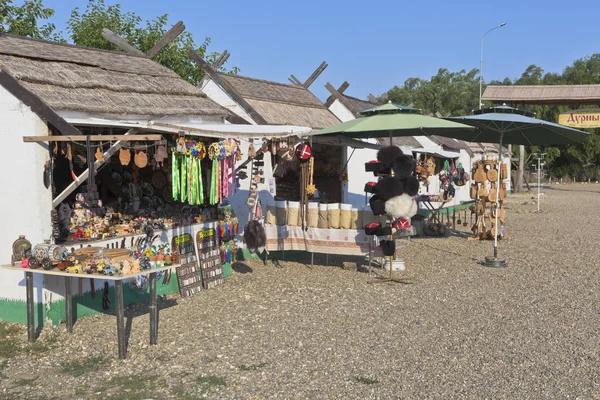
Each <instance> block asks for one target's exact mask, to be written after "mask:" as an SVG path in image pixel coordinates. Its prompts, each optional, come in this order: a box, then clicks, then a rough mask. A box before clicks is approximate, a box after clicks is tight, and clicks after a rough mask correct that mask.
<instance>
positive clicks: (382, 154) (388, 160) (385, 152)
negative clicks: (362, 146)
mask: <svg viewBox="0 0 600 400" xmlns="http://www.w3.org/2000/svg"><path fill="white" fill-rule="evenodd" d="M402 154H404V153H402V150H401V149H400V147H398V146H386V147H382V148H381V149H379V151H378V152H377V159H378V160H379V161H381V163H382V164H383V166H384V167H385V168H386V169H389V168H392V164H393V162H394V159H395V158H396V157H398V156H401V155H402Z"/></svg>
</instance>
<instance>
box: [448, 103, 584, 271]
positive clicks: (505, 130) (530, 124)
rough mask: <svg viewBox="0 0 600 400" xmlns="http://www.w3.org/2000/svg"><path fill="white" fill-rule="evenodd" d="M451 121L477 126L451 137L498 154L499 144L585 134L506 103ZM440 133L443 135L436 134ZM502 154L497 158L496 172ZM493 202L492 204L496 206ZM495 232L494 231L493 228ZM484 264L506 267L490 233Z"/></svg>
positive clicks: (558, 140) (575, 138)
mask: <svg viewBox="0 0 600 400" xmlns="http://www.w3.org/2000/svg"><path fill="white" fill-rule="evenodd" d="M448 119H449V120H452V121H459V122H462V123H465V124H468V125H472V126H474V127H477V131H475V132H467V131H463V132H458V133H456V135H452V136H451V137H453V138H456V139H463V140H468V141H471V142H474V141H478V142H487V143H499V146H498V151H499V154H501V151H502V144H503V143H511V144H523V145H554V144H573V143H581V142H583V141H584V140H585V138H586V136H587V135H588V133H586V132H583V131H579V130H577V129H573V128H569V127H566V126H563V125H559V124H555V123H552V122H547V121H542V120H541V119H537V118H534V117H533V114H531V113H528V112H526V111H523V110H519V109H516V108H513V107H508V106H507V105H506V104H505V105H502V106H497V107H491V108H486V109H483V110H477V111H475V115H467V116H462V117H450V118H448ZM440 136H446V135H444V134H440ZM501 163H502V157H498V164H499V165H498V169H497V170H498V171H500V164H501ZM497 179H498V180H497V182H496V187H497V188H499V187H500V174H498V178H497ZM498 203H499V202H495V207H496V208H498ZM494 226H496V229H498V212H496V216H495V224H494ZM496 232H497V231H496ZM486 265H488V266H506V263H505V261H504V260H502V259H499V258H498V234H497V233H496V234H494V256H493V257H486Z"/></svg>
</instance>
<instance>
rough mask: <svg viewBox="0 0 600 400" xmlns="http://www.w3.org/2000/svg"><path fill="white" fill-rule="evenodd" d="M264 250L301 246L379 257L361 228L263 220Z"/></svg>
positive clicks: (314, 251) (370, 237) (317, 249)
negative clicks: (276, 223)
mask: <svg viewBox="0 0 600 400" xmlns="http://www.w3.org/2000/svg"><path fill="white" fill-rule="evenodd" d="M265 233H266V235H267V243H266V248H267V250H268V251H285V250H302V251H307V252H310V253H326V254H341V255H353V256H364V255H367V254H369V255H371V251H373V252H375V254H374V256H376V257H380V256H381V250H380V249H379V248H378V247H375V246H374V245H373V240H372V238H373V237H372V236H367V235H366V234H365V231H364V229H360V230H359V229H323V228H304V229H303V228H302V227H301V226H290V225H270V224H265Z"/></svg>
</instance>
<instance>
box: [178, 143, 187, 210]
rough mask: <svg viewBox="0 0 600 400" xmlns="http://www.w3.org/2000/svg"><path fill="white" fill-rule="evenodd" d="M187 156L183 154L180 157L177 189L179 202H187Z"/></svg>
mask: <svg viewBox="0 0 600 400" xmlns="http://www.w3.org/2000/svg"><path fill="white" fill-rule="evenodd" d="M186 158H187V156H186V155H185V154H184V155H182V156H181V186H180V187H179V195H180V198H179V200H180V201H186V200H187V162H186Z"/></svg>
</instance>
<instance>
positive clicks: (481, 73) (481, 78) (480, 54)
mask: <svg viewBox="0 0 600 400" xmlns="http://www.w3.org/2000/svg"><path fill="white" fill-rule="evenodd" d="M504 25H506V22H503V23H501V24H500V25H498V26H495V27H493V28H492V29H488V30H487V31H486V32H485V33H484V34H483V36H482V37H481V49H480V52H479V109H480V110H481V106H483V104H481V88H482V85H483V39H484V38H485V35H487V34H488V33H490V32H491V31H493V30H494V29H498V28H502V27H503V26H504Z"/></svg>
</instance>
